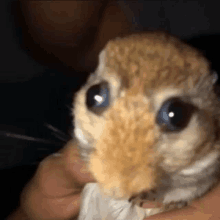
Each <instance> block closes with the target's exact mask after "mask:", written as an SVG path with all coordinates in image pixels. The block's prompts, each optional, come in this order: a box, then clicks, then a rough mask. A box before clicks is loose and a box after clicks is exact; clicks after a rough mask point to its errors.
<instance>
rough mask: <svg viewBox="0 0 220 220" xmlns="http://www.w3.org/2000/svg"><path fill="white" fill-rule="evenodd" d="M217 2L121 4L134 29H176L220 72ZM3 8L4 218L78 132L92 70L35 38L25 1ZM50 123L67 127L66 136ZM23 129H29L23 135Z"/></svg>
mask: <svg viewBox="0 0 220 220" xmlns="http://www.w3.org/2000/svg"><path fill="white" fill-rule="evenodd" d="M217 2H218V1H214V0H197V1H157V0H156V1H140V0H139V1H136V2H132V1H119V2H118V4H119V6H120V7H121V10H122V11H123V12H124V13H125V14H126V16H127V19H128V21H129V22H130V23H131V29H132V31H135V32H138V31H144V30H147V29H165V30H168V31H169V32H171V33H173V34H175V35H178V36H179V37H181V38H182V39H184V40H186V41H188V42H189V43H192V44H193V45H194V46H196V47H198V48H200V49H201V50H202V51H203V52H204V53H205V55H206V56H207V57H208V58H209V59H210V60H211V61H212V63H213V69H215V70H217V71H218V72H220V71H219V68H220V65H219V58H220V54H219V51H220V44H219V40H220V35H219V34H220V27H219V20H220V13H219V4H218V3H217ZM0 15H1V20H0V27H1V32H0V48H1V50H0V63H1V65H0V101H1V105H0V179H1V191H2V192H1V198H2V201H5V207H3V208H2V209H1V213H0V219H2V218H4V217H5V216H7V215H8V214H9V213H10V212H11V211H12V210H13V209H14V208H15V207H16V205H17V204H18V198H19V193H20V191H21V189H22V187H23V186H24V184H25V183H26V182H27V180H28V179H29V178H30V177H31V176H32V175H33V173H34V171H35V169H36V167H37V164H38V163H39V161H41V160H42V159H43V158H44V157H45V156H47V155H49V154H51V153H53V152H55V151H57V150H59V149H60V148H61V147H62V146H64V144H65V142H66V141H67V140H68V139H69V138H70V137H71V133H72V129H73V128H72V118H71V112H70V108H71V105H72V98H73V94H74V92H75V91H77V89H79V87H80V86H81V85H82V83H83V82H85V79H86V77H87V76H88V72H79V71H78V72H77V71H76V70H74V69H73V68H69V67H68V66H67V65H65V64H64V63H63V62H61V61H60V60H59V59H57V58H56V57H54V56H53V55H51V54H49V55H48V54H47V52H46V51H44V50H43V49H42V48H40V47H39V45H36V44H34V43H33V42H32V44H31V43H30V42H31V36H30V35H29V33H28V28H27V26H26V21H25V17H24V15H23V14H22V11H21V7H20V3H19V2H18V1H16V0H14V1H12V0H10V1H9V0H1V1H0ZM28 41H29V44H28V46H27V42H28ZM39 53H40V56H39ZM91 71H92V68H91ZM45 123H48V124H51V125H52V126H54V127H56V128H58V129H59V130H61V131H62V132H63V133H64V134H66V135H65V138H64V139H65V140H61V138H59V137H58V136H60V135H61V134H59V132H58V133H56V132H55V134H54V133H53V131H52V130H51V129H49V128H47V127H46V126H45ZM15 134H17V135H23V136H22V138H17V136H16V135H15ZM28 137H32V138H35V139H36V140H35V141H34V140H27V139H28ZM24 139H25V140H24ZM62 139H63V138H62Z"/></svg>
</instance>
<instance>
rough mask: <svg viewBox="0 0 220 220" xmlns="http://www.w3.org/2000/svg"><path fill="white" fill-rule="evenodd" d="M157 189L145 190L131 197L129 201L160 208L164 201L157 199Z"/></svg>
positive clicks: (147, 206) (145, 206) (144, 206)
mask: <svg viewBox="0 0 220 220" xmlns="http://www.w3.org/2000/svg"><path fill="white" fill-rule="evenodd" d="M156 195H157V191H156V190H155V189H152V190H149V191H143V192H141V193H139V194H137V195H133V196H131V197H130V198H129V200H128V201H129V202H132V203H133V204H134V205H138V206H140V207H143V208H159V207H162V206H163V203H162V201H160V200H158V199H157V196H156Z"/></svg>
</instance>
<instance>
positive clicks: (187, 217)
mask: <svg viewBox="0 0 220 220" xmlns="http://www.w3.org/2000/svg"><path fill="white" fill-rule="evenodd" d="M219 201H220V185H218V186H217V187H216V188H214V189H213V190H211V192H209V193H208V194H207V195H205V196H204V197H202V198H200V199H198V200H196V201H194V202H192V204H190V205H189V206H187V207H185V208H183V209H179V210H173V211H169V212H165V213H162V214H157V215H154V216H150V217H148V218H146V219H144V220H160V219H161V220H165V219H172V220H195V219H200V220H219V219H220V208H219ZM143 207H144V208H147V207H148V205H147V204H144V205H143Z"/></svg>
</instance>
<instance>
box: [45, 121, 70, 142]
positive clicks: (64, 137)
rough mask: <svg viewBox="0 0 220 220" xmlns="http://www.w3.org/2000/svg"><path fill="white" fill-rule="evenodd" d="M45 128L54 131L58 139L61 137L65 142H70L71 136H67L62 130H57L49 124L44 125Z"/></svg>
mask: <svg viewBox="0 0 220 220" xmlns="http://www.w3.org/2000/svg"><path fill="white" fill-rule="evenodd" d="M44 126H46V127H47V128H49V129H50V130H52V131H53V134H54V135H55V136H56V137H59V139H60V140H63V141H65V142H66V141H68V140H69V136H68V135H66V134H65V133H64V132H62V131H61V130H59V129H58V128H55V127H54V126H52V125H51V124H48V123H44Z"/></svg>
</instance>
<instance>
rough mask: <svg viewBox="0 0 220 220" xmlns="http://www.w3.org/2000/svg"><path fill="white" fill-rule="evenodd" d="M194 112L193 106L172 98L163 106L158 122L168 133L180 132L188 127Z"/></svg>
mask: <svg viewBox="0 0 220 220" xmlns="http://www.w3.org/2000/svg"><path fill="white" fill-rule="evenodd" d="M193 112H194V106H193V105H191V104H189V103H186V102H184V101H182V100H180V99H179V98H171V99H169V100H167V101H166V102H164V104H163V105H162V107H161V109H160V110H159V112H158V115H157V118H156V121H157V123H158V124H159V125H161V126H162V128H164V129H165V130H166V131H179V130H181V129H183V128H185V127H186V126H187V124H188V123H189V121H190V118H191V116H192V113H193Z"/></svg>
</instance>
